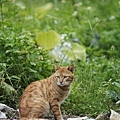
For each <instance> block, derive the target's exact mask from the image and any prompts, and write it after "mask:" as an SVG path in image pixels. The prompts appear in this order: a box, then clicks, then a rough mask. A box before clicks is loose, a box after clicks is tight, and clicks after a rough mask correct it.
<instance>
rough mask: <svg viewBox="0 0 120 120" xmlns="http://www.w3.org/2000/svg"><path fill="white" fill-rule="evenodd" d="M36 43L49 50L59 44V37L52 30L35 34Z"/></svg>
mask: <svg viewBox="0 0 120 120" xmlns="http://www.w3.org/2000/svg"><path fill="white" fill-rule="evenodd" d="M36 42H37V44H38V45H40V46H42V47H44V48H45V49H47V50H50V49H53V48H54V47H55V46H56V45H58V44H59V43H60V35H59V34H58V33H56V32H55V31H54V30H50V31H48V32H42V33H37V34H36Z"/></svg>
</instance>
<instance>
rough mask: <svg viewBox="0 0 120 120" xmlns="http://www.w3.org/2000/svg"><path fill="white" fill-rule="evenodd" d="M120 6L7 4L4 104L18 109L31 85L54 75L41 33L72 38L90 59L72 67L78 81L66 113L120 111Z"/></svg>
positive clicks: (42, 0) (1, 22)
mask: <svg viewBox="0 0 120 120" xmlns="http://www.w3.org/2000/svg"><path fill="white" fill-rule="evenodd" d="M119 4H120V3H119V0H116V2H114V1H112V0H106V1H93V0H85V1H83V0H82V1H81V2H80V1H79V0H73V1H72V0H66V1H65V3H63V2H61V1H60V0H54V1H51V0H34V1H32V0H16V1H15V2H14V1H9V0H1V1H0V28H1V30H0V80H1V81H0V83H1V84H0V91H1V92H0V102H1V103H6V104H7V105H9V106H11V107H17V106H18V101H19V97H20V94H21V93H22V91H23V89H24V88H25V87H26V86H27V85H28V84H29V83H30V82H32V81H34V80H37V79H42V78H45V77H47V76H49V75H50V74H52V73H53V71H54V69H53V65H54V64H56V60H53V59H52V58H51V57H50V56H49V51H46V50H45V49H44V48H41V47H38V46H37V45H36V41H35V37H36V33H37V32H45V31H49V30H55V31H56V32H57V33H58V34H60V35H61V34H66V35H67V37H65V40H64V41H69V42H73V41H74V40H77V43H78V44H80V45H82V46H84V47H85V48H86V53H87V60H86V62H85V63H84V62H82V61H79V60H75V61H72V62H73V63H74V64H75V81H74V83H73V86H72V90H71V94H70V95H69V97H68V99H67V100H66V101H65V102H64V104H63V105H62V109H63V110H65V111H66V113H67V114H74V115H79V114H89V115H92V116H96V115H97V114H99V113H101V112H108V111H109V109H110V108H112V109H115V110H118V109H120V104H116V102H117V101H119V100H120V82H119V81H120V75H119V72H120V66H119V64H120V62H119V57H120V48H119V46H120V29H119V26H120V22H119V19H120V13H119ZM38 9H39V10H38ZM76 13H77V14H76ZM58 64H59V63H58ZM62 64H64V65H67V64H68V63H65V62H64V63H63V62H62ZM4 82H5V83H7V84H5V83H4ZM9 85H10V86H9ZM13 88H14V89H15V90H14V89H13ZM11 93H12V94H13V96H12V97H11ZM13 102H14V103H15V105H13V104H12V103H13Z"/></svg>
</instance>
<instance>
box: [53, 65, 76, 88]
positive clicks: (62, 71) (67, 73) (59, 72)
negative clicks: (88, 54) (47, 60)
mask: <svg viewBox="0 0 120 120" xmlns="http://www.w3.org/2000/svg"><path fill="white" fill-rule="evenodd" d="M55 70H56V72H55V79H56V83H57V85H58V86H60V87H63V86H70V85H71V83H72V81H73V79H74V74H73V71H74V66H73V65H70V66H69V67H59V66H55Z"/></svg>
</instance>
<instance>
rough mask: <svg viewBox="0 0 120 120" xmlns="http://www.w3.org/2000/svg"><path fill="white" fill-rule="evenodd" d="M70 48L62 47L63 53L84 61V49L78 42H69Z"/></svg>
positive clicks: (73, 58) (72, 58)
mask: <svg viewBox="0 0 120 120" xmlns="http://www.w3.org/2000/svg"><path fill="white" fill-rule="evenodd" d="M71 46H72V49H64V53H65V54H66V55H67V56H68V57H69V58H70V59H71V60H76V59H79V60H81V61H84V62H85V61H86V49H85V48H84V47H83V46H81V45H79V44H78V43H71Z"/></svg>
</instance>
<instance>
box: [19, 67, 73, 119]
mask: <svg viewBox="0 0 120 120" xmlns="http://www.w3.org/2000/svg"><path fill="white" fill-rule="evenodd" d="M73 70H74V66H73V65H70V66H69V67H58V66H56V72H55V73H54V74H53V75H51V76H50V77H49V78H47V79H44V80H39V81H35V82H32V83H31V84H30V85H29V86H28V87H27V88H26V89H25V90H24V92H23V95H22V96H21V100H20V105H19V111H20V119H21V120H22V119H24V118H26V119H30V118H42V117H43V116H44V115H45V114H46V113H48V112H49V110H50V109H51V110H52V112H53V114H54V117H55V119H56V120H63V118H62V115H61V111H60V105H61V103H62V102H63V101H64V100H65V98H66V97H67V96H68V94H69V92H70V85H71V83H72V81H73V78H74V75H73Z"/></svg>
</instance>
